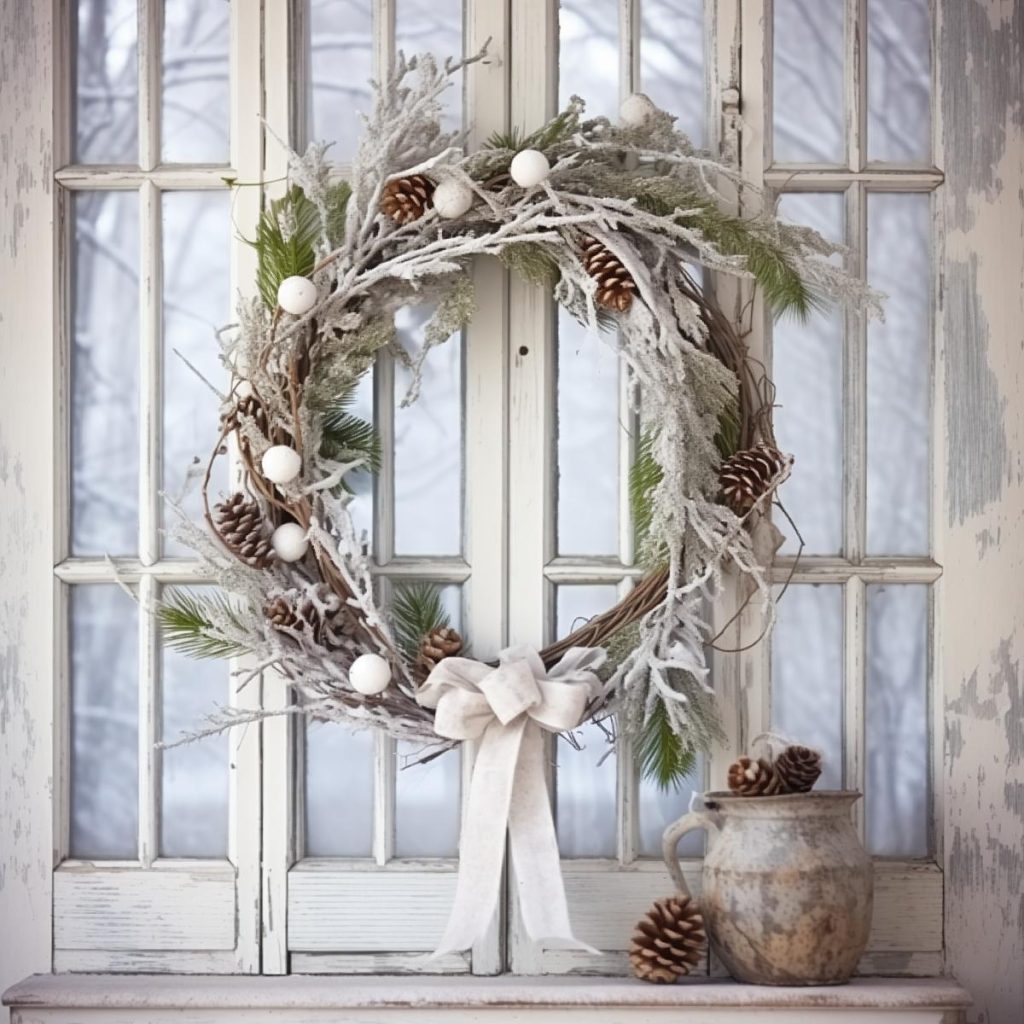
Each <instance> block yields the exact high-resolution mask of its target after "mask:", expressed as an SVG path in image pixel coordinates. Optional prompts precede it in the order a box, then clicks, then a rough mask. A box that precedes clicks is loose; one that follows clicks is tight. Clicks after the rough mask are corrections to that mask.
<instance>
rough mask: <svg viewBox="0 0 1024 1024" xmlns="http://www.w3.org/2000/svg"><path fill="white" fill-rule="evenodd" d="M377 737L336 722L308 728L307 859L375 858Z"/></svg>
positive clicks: (314, 724)
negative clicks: (374, 766) (375, 749)
mask: <svg viewBox="0 0 1024 1024" xmlns="http://www.w3.org/2000/svg"><path fill="white" fill-rule="evenodd" d="M373 747H374V743H373V733H372V732H371V731H370V730H368V729H364V730H362V731H360V732H349V731H348V730H347V729H346V728H345V727H344V726H342V725H339V724H338V723H336V722H310V723H309V725H308V726H307V727H306V804H305V811H306V856H307V857H369V856H370V854H371V852H372V850H373V786H374V781H373V780H374V771H373V763H374V760H373V759H374V753H373Z"/></svg>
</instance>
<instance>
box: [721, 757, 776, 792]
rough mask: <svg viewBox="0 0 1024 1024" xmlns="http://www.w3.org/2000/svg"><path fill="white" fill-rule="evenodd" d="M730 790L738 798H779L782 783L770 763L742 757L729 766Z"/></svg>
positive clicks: (761, 758) (759, 759)
mask: <svg viewBox="0 0 1024 1024" xmlns="http://www.w3.org/2000/svg"><path fill="white" fill-rule="evenodd" d="M729 789H731V790H732V791H733V792H734V793H735V794H736V795H737V796H777V795H778V794H779V793H781V792H782V782H781V781H780V779H779V776H778V774H777V773H776V771H775V768H774V767H773V765H772V764H771V762H770V761H766V760H765V759H764V758H763V757H759V758H757V759H756V760H755V759H754V758H752V757H741V758H740V759H739V760H738V761H733V763H732V764H731V765H729Z"/></svg>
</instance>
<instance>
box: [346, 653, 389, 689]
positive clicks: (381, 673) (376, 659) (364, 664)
mask: <svg viewBox="0 0 1024 1024" xmlns="http://www.w3.org/2000/svg"><path fill="white" fill-rule="evenodd" d="M348 681H349V682H350V683H351V684H352V689H353V690H356V691H358V692H359V693H361V694H363V696H364V697H372V696H373V695H374V694H377V693H383V692H384V691H385V690H386V689H387V688H388V685H389V684H390V682H391V666H390V665H389V664H388V663H387V660H386V659H385V658H382V657H381V656H380V655H379V654H360V655H359V657H358V658H356V660H355V661H353V662H352V667H351V668H350V669H349V670H348Z"/></svg>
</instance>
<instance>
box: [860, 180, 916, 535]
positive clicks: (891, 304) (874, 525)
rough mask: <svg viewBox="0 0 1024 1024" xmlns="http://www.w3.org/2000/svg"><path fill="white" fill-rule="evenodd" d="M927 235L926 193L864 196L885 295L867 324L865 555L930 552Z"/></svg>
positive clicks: (872, 259)
mask: <svg viewBox="0 0 1024 1024" xmlns="http://www.w3.org/2000/svg"><path fill="white" fill-rule="evenodd" d="M930 234H931V213H930V203H929V197H928V196H927V195H908V194H906V193H895V192H894V193H880V192H879V193H872V194H870V195H869V196H868V280H869V282H870V283H871V285H872V286H874V287H875V288H878V289H879V290H880V291H883V292H885V293H886V294H887V295H888V299H887V300H886V304H885V323H879V322H878V321H874V320H873V321H871V323H870V324H869V325H868V390H867V400H868V446H867V456H868V480H867V518H868V522H867V549H868V553H869V554H872V555H922V554H926V553H927V551H928V547H929V543H928V538H929V515H928V509H929V503H930V499H931V495H930V486H929V467H928V462H929V441H930V436H929V434H930V432H929V422H928V421H929V416H930V411H931V403H930V401H929V386H930V380H931V364H932V354H931V350H932V346H931V301H932V299H931V242H930ZM897 439H898V441H897Z"/></svg>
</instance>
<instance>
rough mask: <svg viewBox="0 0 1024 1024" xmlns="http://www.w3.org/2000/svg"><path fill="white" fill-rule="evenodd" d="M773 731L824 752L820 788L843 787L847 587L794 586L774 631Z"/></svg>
mask: <svg viewBox="0 0 1024 1024" xmlns="http://www.w3.org/2000/svg"><path fill="white" fill-rule="evenodd" d="M771 706H772V713H771V722H772V730H773V731H774V732H777V733H779V734H781V735H782V736H785V737H786V738H788V739H791V740H792V741H793V742H794V743H800V744H802V745H805V746H809V747H815V748H816V749H818V750H820V751H821V754H822V772H821V779H820V781H819V782H818V783H817V787H818V789H842V788H843V588H842V587H841V586H834V585H829V586H809V585H806V584H801V585H799V586H796V585H794V586H790V587H789V588H788V589H787V590H786V593H785V594H783V595H782V599H781V600H780V601H779V604H778V620H777V622H776V623H775V631H774V633H773V634H772V696H771Z"/></svg>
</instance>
